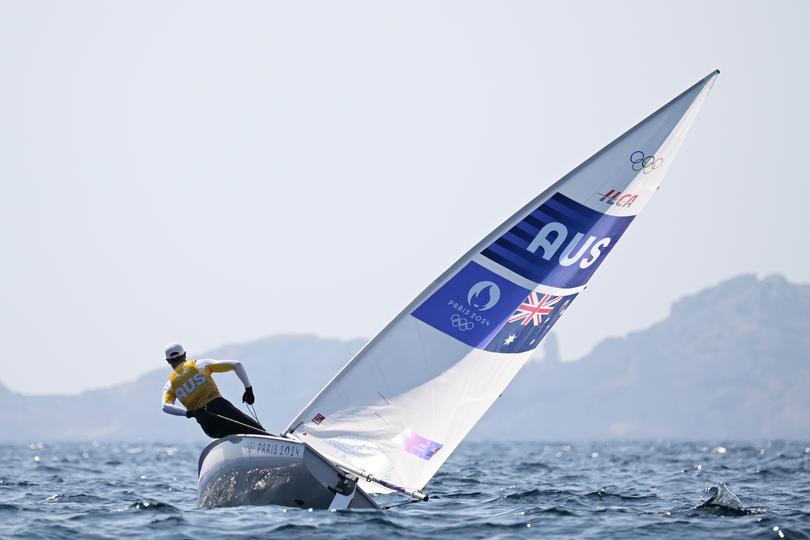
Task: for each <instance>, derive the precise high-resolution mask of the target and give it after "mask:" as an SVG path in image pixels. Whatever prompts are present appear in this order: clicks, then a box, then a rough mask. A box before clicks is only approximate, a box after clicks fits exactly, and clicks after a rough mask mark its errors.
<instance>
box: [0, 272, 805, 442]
mask: <svg viewBox="0 0 810 540" xmlns="http://www.w3.org/2000/svg"><path fill="white" fill-rule="evenodd" d="M364 343H365V340H362V339H354V340H345V341H344V340H339V339H334V338H319V337H316V336H312V335H307V334H295V335H277V336H270V337H266V338H262V339H259V340H255V341H251V342H248V343H231V344H226V345H223V346H221V347H218V348H216V349H214V350H212V351H209V352H208V353H205V354H204V355H200V357H206V356H207V357H214V358H237V359H239V360H242V361H244V362H245V363H246V365H247V366H248V369H249V372H250V376H251V379H252V381H253V383H254V386H255V388H256V394H257V399H258V401H257V405H258V406H259V413H260V418H261V419H262V421H263V423H264V425H265V426H266V427H267V428H268V429H270V430H271V431H277V430H280V429H283V427H285V426H284V422H285V421H288V420H289V419H291V418H292V417H293V416H294V415H295V414H296V413H298V412H299V410H300V409H301V408H303V407H304V405H306V403H307V402H308V401H309V399H311V398H312V396H314V395H315V393H316V392H317V391H318V390H319V389H320V388H322V387H323V385H324V384H326V383H327V382H328V381H329V380H330V379H331V378H332V376H334V374H335V373H336V372H337V370H338V369H339V368H340V367H341V366H342V365H343V364H345V362H346V361H348V359H349V358H351V356H353V355H354V353H356V352H357V350H359V349H360V348H361V347H362V346H363V344H364ZM542 349H543V353H544V354H543V360H542V361H539V362H538V361H532V362H530V363H528V364H527V365H526V367H524V369H523V370H522V371H521V372H520V373H519V374H518V376H517V377H516V379H515V381H513V383H512V385H510V387H509V388H507V389H506V391H505V392H504V393H503V396H502V397H501V399H499V400H498V402H496V404H495V405H494V406H493V407H492V409H491V410H490V411H489V412H488V413H487V414H486V415H485V416H484V418H483V419H482V420H481V422H479V424H478V426H476V428H475V429H474V431H473V434H472V436H473V437H474V438H506V439H521V438H523V439H534V438H563V439H567V438H612V437H635V438H646V437H653V438H666V437H721V438H745V437H787V438H791V437H802V436H806V434H807V433H810V397H808V396H807V395H806V394H807V392H805V391H804V389H805V388H807V387H808V386H810V362H808V361H807V359H808V357H810V285H805V284H792V283H790V282H788V281H787V280H786V279H785V278H784V277H782V276H779V275H771V276H767V277H765V278H762V279H758V278H757V277H756V276H755V275H753V274H743V275H740V276H736V277H733V278H731V279H728V280H725V281H723V282H721V283H719V284H717V285H714V286H712V287H708V288H705V289H703V290H701V291H699V292H697V293H694V294H691V295H688V296H685V297H683V298H681V299H679V300H678V301H676V302H674V303H673V304H672V306H671V309H670V312H669V314H668V315H667V317H665V318H664V319H662V320H660V321H658V322H655V323H653V324H652V325H650V326H649V327H648V328H645V329H642V330H637V331H634V332H630V333H629V334H627V335H626V336H622V337H613V338H608V339H606V340H603V341H602V342H600V343H599V344H598V345H597V346H596V347H594V349H593V350H592V351H591V352H590V353H588V354H587V355H585V356H583V357H582V358H580V359H579V360H577V361H573V362H560V361H559V351H558V347H557V344H556V339H555V338H554V337H553V334H552V335H550V336H549V337H548V338H547V339H546V341H545V342H544V345H543V348H542ZM168 375H169V370H168V368H165V369H155V370H153V371H150V372H147V373H145V374H143V375H141V376H140V377H138V378H137V379H135V380H134V381H131V382H128V383H121V384H118V385H114V386H111V387H108V388H100V389H94V390H88V391H85V392H82V393H80V394H78V395H73V396H60V395H55V396H53V395H52V396H25V395H21V394H17V393H15V392H13V391H11V390H10V389H8V388H6V387H5V386H3V385H2V383H0V427H2V433H3V435H2V436H0V438H2V439H4V440H30V439H77V438H85V439H87V438H91V439H92V438H105V439H110V438H115V439H130V438H143V437H146V438H153V439H159V438H165V439H172V438H175V439H199V438H202V436H201V434H200V432H199V429H198V427H197V426H196V425H195V423H194V422H191V421H182V420H180V419H178V418H176V417H170V416H168V415H165V414H162V413H160V411H159V410H158V407H159V401H158V399H159V397H160V393H161V392H160V390H161V388H162V386H163V384H164V382H165V380H166V378H167V377H168ZM280 381H283V383H280ZM218 383H219V384H220V388H221V389H222V391H223V394H224V395H225V396H230V397H231V398H234V399H238V396H239V395H241V388H240V385H239V383H238V381H237V380H236V378H235V377H229V376H227V375H225V376H220V377H219V378H218ZM147 434H148V436H147Z"/></svg>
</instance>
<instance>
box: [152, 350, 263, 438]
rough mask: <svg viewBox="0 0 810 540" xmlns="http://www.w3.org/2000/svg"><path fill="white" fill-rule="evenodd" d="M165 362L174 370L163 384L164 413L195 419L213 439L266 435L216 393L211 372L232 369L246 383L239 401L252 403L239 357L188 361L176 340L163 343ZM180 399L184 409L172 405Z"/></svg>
mask: <svg viewBox="0 0 810 540" xmlns="http://www.w3.org/2000/svg"><path fill="white" fill-rule="evenodd" d="M166 361H167V362H168V363H169V365H170V366H171V367H172V369H173V370H174V371H173V372H172V374H171V375H170V376H169V380H168V382H167V383H166V386H164V387H163V412H165V413H168V414H173V415H175V416H185V417H186V418H196V419H197V423H198V424H200V426H201V427H202V429H203V431H204V432H205V434H206V435H208V436H209V437H213V438H215V439H216V438H219V437H225V436H226V435H235V434H239V433H253V434H262V435H263V434H266V432H265V431H264V428H263V427H262V426H261V424H259V422H257V421H256V420H254V419H253V418H251V417H249V416H248V415H246V414H244V413H243V412H242V411H240V410H239V409H237V408H236V407H234V406H233V404H231V402H230V401H228V400H227V399H225V398H223V397H222V396H221V395H220V393H219V388H217V385H216V383H215V382H214V379H213V377H212V375H213V374H214V373H222V372H225V371H235V372H236V376H237V377H239V380H240V381H242V384H244V385H245V393H244V394H243V395H242V402H243V403H247V404H248V405H253V403H254V401H255V398H254V397H253V387H252V386H251V384H250V379H248V376H247V372H246V371H245V368H244V367H243V366H242V363H241V362H239V361H238V360H187V359H186V351H185V350H184V349H183V346H182V345H180V344H178V343H172V344H170V345H167V346H166ZM177 399H179V400H180V403H182V404H183V406H184V407H185V409H183V408H182V407H178V406H177V405H174V402H175V400H177Z"/></svg>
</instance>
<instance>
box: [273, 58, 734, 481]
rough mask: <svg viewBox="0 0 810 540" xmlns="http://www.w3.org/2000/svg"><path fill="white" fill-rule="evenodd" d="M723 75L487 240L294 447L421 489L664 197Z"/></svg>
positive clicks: (372, 349)
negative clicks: (659, 194)
mask: <svg viewBox="0 0 810 540" xmlns="http://www.w3.org/2000/svg"><path fill="white" fill-rule="evenodd" d="M717 73H719V72H714V73H712V74H710V75H709V76H707V77H706V78H704V79H702V80H701V81H699V82H698V83H696V84H695V85H693V86H692V87H690V88H688V89H687V90H686V91H684V92H683V93H681V94H680V95H679V96H677V97H676V98H674V99H673V100H671V101H670V102H669V103H667V104H666V105H664V106H663V107H661V108H660V109H658V110H657V111H656V112H654V113H653V114H651V115H650V116H648V117H647V118H645V119H644V120H642V121H641V122H639V123H638V124H636V126H634V127H633V128H631V129H630V130H628V131H627V132H625V133H624V134H623V135H621V136H620V137H619V138H617V139H616V140H614V141H613V142H611V143H610V144H608V145H607V146H606V147H605V148H603V149H602V150H600V151H599V152H597V153H596V154H594V155H593V156H592V157H590V158H589V159H588V160H586V161H585V162H584V163H582V164H581V165H580V166H578V167H577V168H575V169H574V170H573V171H571V172H570V173H568V174H567V175H565V176H564V177H563V178H562V179H560V180H559V181H557V182H555V183H554V184H553V185H552V186H551V187H549V188H548V189H546V190H545V191H543V192H542V193H541V194H540V195H538V196H537V197H535V198H533V199H532V200H531V201H530V202H529V203H528V204H526V205H525V206H524V207H523V208H521V209H520V210H519V211H518V212H516V213H515V214H514V215H512V216H511V217H510V218H509V219H507V220H506V221H504V222H503V223H502V224H501V225H500V226H499V227H497V228H496V229H495V230H493V231H492V233H490V234H489V235H487V236H486V237H485V238H483V239H482V240H481V241H480V242H479V243H478V244H476V246H474V247H473V248H472V249H471V250H470V251H468V252H467V253H466V254H465V255H464V256H463V257H461V259H459V260H458V261H457V262H456V263H454V264H453V265H452V266H451V267H450V268H449V269H448V270H447V271H445V272H444V273H443V274H442V275H441V276H440V277H439V278H438V279H436V280H435V281H434V282H432V283H431V284H430V285H429V286H428V287H427V288H426V289H425V290H424V291H423V292H422V293H420V294H419V295H418V296H417V297H416V298H415V299H414V301H413V302H411V303H410V304H409V305H408V306H407V307H406V308H405V309H404V310H403V311H402V312H401V313H400V314H399V315H397V316H396V317H395V318H394V319H393V320H392V321H391V322H390V323H389V324H388V325H387V326H386V327H385V328H383V330H382V331H381V332H380V333H379V334H377V335H376V336H375V337H374V338H373V339H372V340H371V341H369V343H368V344H367V345H366V346H365V347H363V349H361V350H360V352H358V353H357V354H356V355H355V357H354V358H352V359H351V360H350V361H349V362H348V363H347V364H346V365H345V366H344V367H343V369H341V370H340V372H338V374H337V375H336V376H335V377H334V378H333V379H332V380H331V381H330V382H329V383H328V384H327V385H326V386H325V387H324V388H323V389H322V390H321V391H320V392H319V393H318V394H317V395H316V396H315V398H313V399H312V401H310V403H309V404H307V406H306V407H305V408H304V409H303V410H302V412H301V413H300V414H299V415H298V416H297V417H296V418H295V419H293V420H292V421H291V422H290V424H289V426H288V427H287V429H286V430H285V434H287V435H289V436H292V437H295V438H297V439H299V440H302V441H304V442H306V443H307V444H309V445H311V446H313V447H314V448H315V449H317V450H318V451H319V452H321V453H323V454H324V455H326V456H327V457H331V458H333V459H335V460H337V461H340V462H345V463H348V464H349V465H351V466H353V467H356V468H358V469H360V470H363V471H365V472H366V473H369V474H373V476H374V477H375V478H379V479H382V480H385V481H387V482H390V483H393V484H396V485H401V486H407V487H408V488H410V489H422V488H423V487H424V485H425V484H426V483H427V482H428V481H429V480H430V478H431V477H432V476H433V475H434V474H435V473H436V471H437V470H438V469H439V467H440V466H441V464H442V463H443V462H444V461H445V460H446V459H447V457H448V456H449V455H450V453H452V451H453V450H454V449H455V448H456V447H457V446H458V444H459V443H460V442H461V440H462V439H463V438H464V437H465V436H466V435H467V433H468V432H469V431H470V430H471V429H472V427H473V426H474V425H475V423H476V422H477V421H478V420H479V419H480V418H481V417H482V416H483V415H484V413H485V412H486V411H487V410H488V409H489V407H490V406H491V405H492V403H493V402H494V401H495V400H496V399H497V397H498V396H499V395H500V394H501V393H502V392H503V390H504V389H505V388H506V386H507V385H508V384H509V382H511V380H512V379H513V378H514V377H515V375H516V374H517V373H518V371H519V370H520V368H521V367H522V366H523V365H524V364H525V362H526V361H527V360H528V359H529V357H530V356H531V355H532V353H533V352H534V350H535V349H536V348H537V346H538V345H539V344H540V343H541V342H542V340H543V338H544V337H545V335H546V334H547V333H548V331H549V330H550V329H551V328H552V326H553V325H554V324H555V322H556V321H557V320H558V319H559V318H560V316H562V314H563V313H564V312H565V310H566V309H568V308H569V306H570V305H571V303H572V302H573V301H574V299H575V298H576V297H577V295H578V294H580V293H581V291H582V290H583V289H584V288H585V287H586V285H587V283H588V281H589V279H590V278H591V276H592V275H593V273H594V272H596V270H597V269H598V267H599V266H600V265H601V263H602V262H603V261H604V259H605V258H606V257H607V255H608V254H609V253H610V252H611V251H612V250H613V249H614V248H615V246H616V243H617V242H618V240H619V238H620V237H621V236H622V234H623V233H624V231H625V230H626V229H627V228H628V227H629V226H630V224H631V223H632V221H633V219H634V218H635V216H636V215H638V213H639V212H640V211H641V209H642V208H643V207H644V205H645V204H646V203H647V201H648V200H649V198H650V197H651V196H652V194H653V193H654V192H655V190H656V189H657V188H658V186H659V185H660V184H661V181H662V179H663V176H664V174H665V173H666V171H667V170H668V168H669V165H670V164H671V161H672V158H673V157H674V155H675V153H676V152H677V150H678V148H679V147H680V144H681V143H682V141H683V137H684V136H685V134H686V131H687V130H688V128H689V127H690V125H691V123H692V121H693V120H694V117H695V114H696V113H697V110H698V109H699V107H700V105H701V104H702V102H703V100H704V99H705V96H706V94H707V93H708V91H709V89H710V88H711V85H712V84H713V82H714V79H715V78H716V76H717ZM366 487H368V488H369V489H370V490H372V491H374V486H371V485H369V486H366Z"/></svg>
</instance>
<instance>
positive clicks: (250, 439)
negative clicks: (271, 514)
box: [197, 435, 379, 510]
mask: <svg viewBox="0 0 810 540" xmlns="http://www.w3.org/2000/svg"><path fill="white" fill-rule="evenodd" d="M198 476H199V480H198V491H197V503H198V504H199V506H201V507H204V508H205V507H220V506H241V505H254V506H255V505H267V504H275V505H280V506H291V507H297V508H315V509H330V508H331V509H337V510H342V509H348V508H351V509H358V508H374V509H377V508H379V506H378V505H377V504H376V503H375V502H374V501H373V500H371V499H370V498H369V496H368V495H367V494H366V493H365V492H364V491H363V490H362V489H360V488H359V487H357V483H356V479H354V478H353V477H350V476H349V475H347V474H346V473H345V472H343V471H342V470H340V469H338V468H337V467H336V466H335V465H333V464H332V463H330V462H329V461H327V460H326V459H325V458H324V457H323V456H321V455H320V454H319V453H318V452H316V451H315V450H313V449H312V448H310V447H309V446H307V445H306V444H304V443H301V442H298V441H295V440H292V439H286V438H283V437H271V436H264V435H230V436H228V437H224V438H222V439H218V440H216V441H214V442H212V443H211V444H209V445H208V446H207V447H205V449H204V450H203V451H202V454H200V462H199V471H198Z"/></svg>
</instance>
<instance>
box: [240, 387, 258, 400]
mask: <svg viewBox="0 0 810 540" xmlns="http://www.w3.org/2000/svg"><path fill="white" fill-rule="evenodd" d="M255 402H256V398H255V397H253V387H252V386H248V387H247V388H245V393H244V394H242V403H247V404H248V405H253V404H254V403H255Z"/></svg>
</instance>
